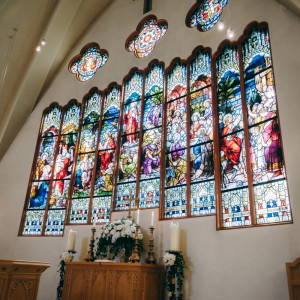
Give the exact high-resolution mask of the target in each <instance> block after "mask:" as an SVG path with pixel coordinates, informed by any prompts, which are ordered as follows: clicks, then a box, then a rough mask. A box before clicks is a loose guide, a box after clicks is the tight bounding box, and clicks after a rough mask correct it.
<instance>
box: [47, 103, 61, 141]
mask: <svg viewBox="0 0 300 300" xmlns="http://www.w3.org/2000/svg"><path fill="white" fill-rule="evenodd" d="M61 114H62V112H61V109H60V108H59V107H58V106H54V107H53V108H52V109H51V110H50V111H49V112H47V113H46V115H45V119H44V125H43V130H42V136H48V133H49V132H52V133H53V134H54V132H56V134H57V132H58V131H59V128H60V123H61Z"/></svg>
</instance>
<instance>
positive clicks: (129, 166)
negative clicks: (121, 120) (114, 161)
mask: <svg viewBox="0 0 300 300" xmlns="http://www.w3.org/2000/svg"><path fill="white" fill-rule="evenodd" d="M136 144H137V145H136ZM138 150H139V149H138V141H137V143H134V145H130V146H129V147H125V146H122V147H121V151H120V162H119V177H118V179H119V182H126V181H127V182H128V181H136V176H137V163H138Z"/></svg>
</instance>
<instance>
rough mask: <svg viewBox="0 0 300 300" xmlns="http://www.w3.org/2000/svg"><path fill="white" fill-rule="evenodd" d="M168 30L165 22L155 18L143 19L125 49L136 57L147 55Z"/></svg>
mask: <svg viewBox="0 0 300 300" xmlns="http://www.w3.org/2000/svg"><path fill="white" fill-rule="evenodd" d="M167 29H168V23H167V21H166V20H157V18H156V16H154V15H149V16H147V17H145V18H144V19H143V20H142V21H141V22H140V23H139V24H138V26H137V28H136V31H135V32H133V33H132V34H131V35H130V36H129V37H128V39H127V41H126V44H125V48H126V50H127V51H128V52H133V53H134V55H135V56H136V57H139V58H142V57H145V56H147V55H149V54H150V53H151V52H152V50H153V49H154V47H155V45H156V43H157V42H158V41H159V40H160V39H161V38H162V37H163V36H164V35H165V33H166V31H167Z"/></svg>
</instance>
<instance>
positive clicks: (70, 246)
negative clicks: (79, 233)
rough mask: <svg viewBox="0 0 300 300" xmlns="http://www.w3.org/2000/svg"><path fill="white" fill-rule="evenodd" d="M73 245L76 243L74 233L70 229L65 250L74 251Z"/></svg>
mask: <svg viewBox="0 0 300 300" xmlns="http://www.w3.org/2000/svg"><path fill="white" fill-rule="evenodd" d="M75 243H76V231H74V230H73V229H70V230H69V235H68V243H67V250H68V251H75Z"/></svg>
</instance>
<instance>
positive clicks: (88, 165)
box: [73, 153, 95, 198]
mask: <svg viewBox="0 0 300 300" xmlns="http://www.w3.org/2000/svg"><path fill="white" fill-rule="evenodd" d="M94 163H95V153H90V154H82V155H79V156H78V161H77V165H76V174H75V181H74V189H73V198H82V197H83V198H84V197H89V196H90V193H91V181H92V173H93V169H94Z"/></svg>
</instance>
